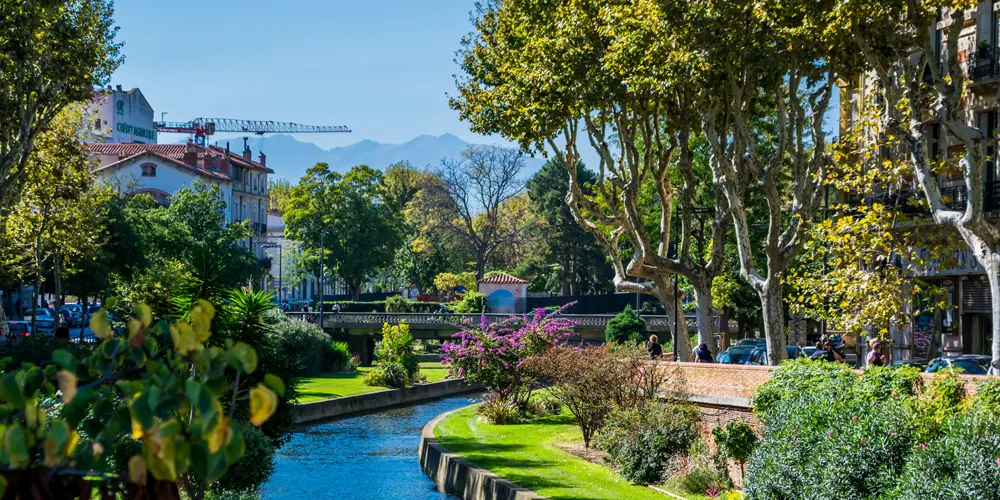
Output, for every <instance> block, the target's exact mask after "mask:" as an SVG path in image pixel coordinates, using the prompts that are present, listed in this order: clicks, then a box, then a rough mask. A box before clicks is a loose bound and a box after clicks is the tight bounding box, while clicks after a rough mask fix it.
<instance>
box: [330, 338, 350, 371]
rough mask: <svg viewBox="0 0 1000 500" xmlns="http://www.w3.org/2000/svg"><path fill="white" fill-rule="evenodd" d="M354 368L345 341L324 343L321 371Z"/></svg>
mask: <svg viewBox="0 0 1000 500" xmlns="http://www.w3.org/2000/svg"><path fill="white" fill-rule="evenodd" d="M356 368H357V366H356V365H355V364H354V362H353V359H352V358H351V349H350V347H349V346H348V344H347V342H343V341H334V342H330V343H329V344H327V345H326V348H325V349H324V351H323V371H324V372H325V373H334V372H353V371H354V370H355V369H356Z"/></svg>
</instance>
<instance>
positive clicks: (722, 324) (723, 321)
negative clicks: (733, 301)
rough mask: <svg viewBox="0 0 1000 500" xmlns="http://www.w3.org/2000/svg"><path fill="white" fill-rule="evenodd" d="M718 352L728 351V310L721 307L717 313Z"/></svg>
mask: <svg viewBox="0 0 1000 500" xmlns="http://www.w3.org/2000/svg"><path fill="white" fill-rule="evenodd" d="M719 340H721V342H720V343H719V352H722V351H725V350H726V349H729V308H728V307H723V308H722V311H720V312H719Z"/></svg>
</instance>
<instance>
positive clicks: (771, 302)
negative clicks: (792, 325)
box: [757, 277, 788, 365]
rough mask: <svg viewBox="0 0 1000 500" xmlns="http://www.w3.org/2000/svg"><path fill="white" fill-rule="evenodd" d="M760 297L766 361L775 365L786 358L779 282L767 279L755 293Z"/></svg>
mask: <svg viewBox="0 0 1000 500" xmlns="http://www.w3.org/2000/svg"><path fill="white" fill-rule="evenodd" d="M757 294H758V295H759V296H760V306H761V310H762V311H763V313H764V338H765V339H767V361H768V363H769V364H771V365H777V364H778V363H781V361H782V360H784V359H786V358H788V349H786V348H785V347H786V346H787V344H788V341H787V339H786V338H785V311H784V304H782V302H781V282H780V281H779V280H778V279H776V278H773V277H772V278H771V279H768V280H767V281H765V282H764V286H763V287H762V289H761V290H760V291H758V292H757Z"/></svg>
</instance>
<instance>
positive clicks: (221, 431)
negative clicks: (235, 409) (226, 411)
mask: <svg viewBox="0 0 1000 500" xmlns="http://www.w3.org/2000/svg"><path fill="white" fill-rule="evenodd" d="M228 431H229V421H228V420H226V417H224V416H222V415H220V416H219V423H218V425H216V426H215V428H214V429H212V431H211V433H209V435H208V440H207V441H208V451H209V453H215V452H217V451H219V450H220V449H222V446H223V445H225V444H226V437H227V436H229V432H228Z"/></svg>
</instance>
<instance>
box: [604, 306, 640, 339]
mask: <svg viewBox="0 0 1000 500" xmlns="http://www.w3.org/2000/svg"><path fill="white" fill-rule="evenodd" d="M647 333H649V332H648V331H647V330H646V320H644V319H642V318H640V317H639V316H638V315H637V314H636V313H635V312H634V311H632V306H625V310H624V311H622V312H620V313H618V315H616V316H615V317H614V318H611V319H610V320H609V321H608V327H607V329H606V330H604V338H605V340H607V341H608V342H618V343H624V342H627V341H634V337H636V336H638V338H639V339H641V340H640V342H642V341H645V340H646V337H647ZM630 339H633V340H630Z"/></svg>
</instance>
